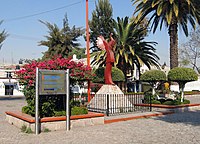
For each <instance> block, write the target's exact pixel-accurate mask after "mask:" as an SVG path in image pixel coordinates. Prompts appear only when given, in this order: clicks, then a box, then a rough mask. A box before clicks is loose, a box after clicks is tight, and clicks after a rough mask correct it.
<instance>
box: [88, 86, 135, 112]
mask: <svg viewBox="0 0 200 144" xmlns="http://www.w3.org/2000/svg"><path fill="white" fill-rule="evenodd" d="M87 107H88V110H90V111H95V112H101V113H108V112H109V113H110V114H111V113H120V112H128V111H130V110H132V109H133V104H132V103H131V102H130V100H129V99H128V98H127V97H126V96H125V95H124V93H123V92H122V91H121V89H120V88H119V87H118V86H117V85H106V84H105V85H103V86H102V87H101V88H100V89H99V91H98V92H97V93H96V94H95V96H94V97H93V98H92V100H91V101H90V102H89V104H88V106H87Z"/></svg>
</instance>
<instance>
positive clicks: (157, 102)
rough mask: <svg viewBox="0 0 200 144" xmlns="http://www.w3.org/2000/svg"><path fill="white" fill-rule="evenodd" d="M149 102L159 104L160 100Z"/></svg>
mask: <svg viewBox="0 0 200 144" xmlns="http://www.w3.org/2000/svg"><path fill="white" fill-rule="evenodd" d="M151 103H152V104H161V102H160V101H158V100H152V101H151Z"/></svg>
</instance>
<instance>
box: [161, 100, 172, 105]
mask: <svg viewBox="0 0 200 144" xmlns="http://www.w3.org/2000/svg"><path fill="white" fill-rule="evenodd" d="M162 104H163V105H174V101H165V102H163V103H162Z"/></svg>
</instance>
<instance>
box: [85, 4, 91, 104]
mask: <svg viewBox="0 0 200 144" xmlns="http://www.w3.org/2000/svg"><path fill="white" fill-rule="evenodd" d="M86 40H87V41H86V50H87V66H88V67H90V35H89V23H88V0H86ZM87 93H88V102H90V99H91V97H90V80H88V92H87Z"/></svg>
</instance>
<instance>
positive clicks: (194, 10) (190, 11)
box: [132, 0, 200, 68]
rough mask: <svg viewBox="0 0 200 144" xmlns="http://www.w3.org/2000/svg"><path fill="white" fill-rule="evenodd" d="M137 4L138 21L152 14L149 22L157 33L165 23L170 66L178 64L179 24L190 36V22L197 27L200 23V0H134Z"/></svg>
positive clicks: (193, 26)
mask: <svg viewBox="0 0 200 144" xmlns="http://www.w3.org/2000/svg"><path fill="white" fill-rule="evenodd" d="M132 1H133V2H134V3H133V5H136V4H137V6H136V9H135V12H134V14H137V16H136V18H137V20H138V21H141V20H142V19H144V18H145V17H146V16H147V15H151V16H150V18H149V23H151V22H152V24H151V30H153V33H155V31H156V29H157V27H158V26H159V27H160V29H162V25H163V23H164V24H165V25H166V27H167V28H168V33H169V36H170V68H174V67H177V66H178V25H180V26H181V27H182V29H183V31H184V33H185V35H186V36H188V23H190V24H191V26H192V28H194V29H195V27H196V23H198V24H200V8H199V4H200V1H198V0H132Z"/></svg>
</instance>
